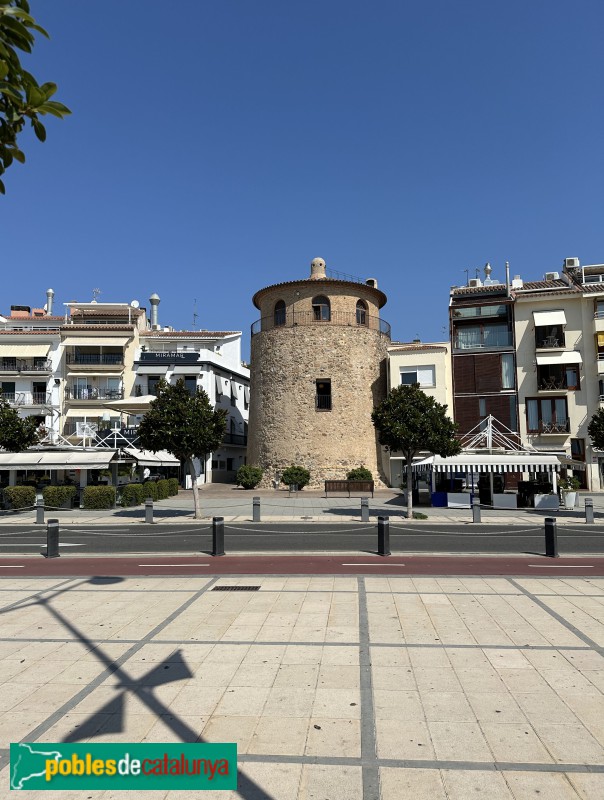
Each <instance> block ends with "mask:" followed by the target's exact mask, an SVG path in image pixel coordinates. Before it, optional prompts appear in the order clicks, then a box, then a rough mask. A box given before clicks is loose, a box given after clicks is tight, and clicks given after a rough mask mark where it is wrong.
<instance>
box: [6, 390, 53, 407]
mask: <svg viewBox="0 0 604 800" xmlns="http://www.w3.org/2000/svg"><path fill="white" fill-rule="evenodd" d="M2 397H3V398H4V400H7V401H8V402H9V403H10V405H11V406H18V407H24V406H50V405H52V404H53V403H52V394H51V393H50V392H4V393H2Z"/></svg>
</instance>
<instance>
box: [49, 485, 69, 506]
mask: <svg viewBox="0 0 604 800" xmlns="http://www.w3.org/2000/svg"><path fill="white" fill-rule="evenodd" d="M76 494H77V489H76V487H75V486H46V487H44V489H43V490H42V496H43V497H44V505H45V506H46V508H64V507H65V506H67V507H68V508H71V505H72V503H73V498H74V497H75V496H76Z"/></svg>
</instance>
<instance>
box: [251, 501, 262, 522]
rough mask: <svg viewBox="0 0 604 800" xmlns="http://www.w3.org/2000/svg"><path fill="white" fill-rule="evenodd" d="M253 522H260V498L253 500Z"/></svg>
mask: <svg viewBox="0 0 604 800" xmlns="http://www.w3.org/2000/svg"><path fill="white" fill-rule="evenodd" d="M252 522H260V498H259V497H253V498H252Z"/></svg>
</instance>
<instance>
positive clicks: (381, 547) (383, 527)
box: [378, 517, 390, 556]
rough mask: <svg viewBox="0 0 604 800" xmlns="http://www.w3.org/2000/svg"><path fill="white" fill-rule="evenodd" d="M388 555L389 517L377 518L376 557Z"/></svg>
mask: <svg viewBox="0 0 604 800" xmlns="http://www.w3.org/2000/svg"><path fill="white" fill-rule="evenodd" d="M389 555H390V517H378V556H389Z"/></svg>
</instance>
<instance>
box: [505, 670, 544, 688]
mask: <svg viewBox="0 0 604 800" xmlns="http://www.w3.org/2000/svg"><path fill="white" fill-rule="evenodd" d="M497 672H498V673H499V675H500V677H501V679H502V680H503V682H504V683H505V685H506V687H507V688H508V689H509V691H510V692H514V693H516V692H528V693H530V692H545V693H547V692H549V690H550V686H549V684H548V683H547V681H545V680H544V679H543V678H542V677H541V675H540V674H539V672H538V671H537V670H536V669H535V668H534V667H532V668H530V669H507V668H502V667H499V668H498V670H497Z"/></svg>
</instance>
